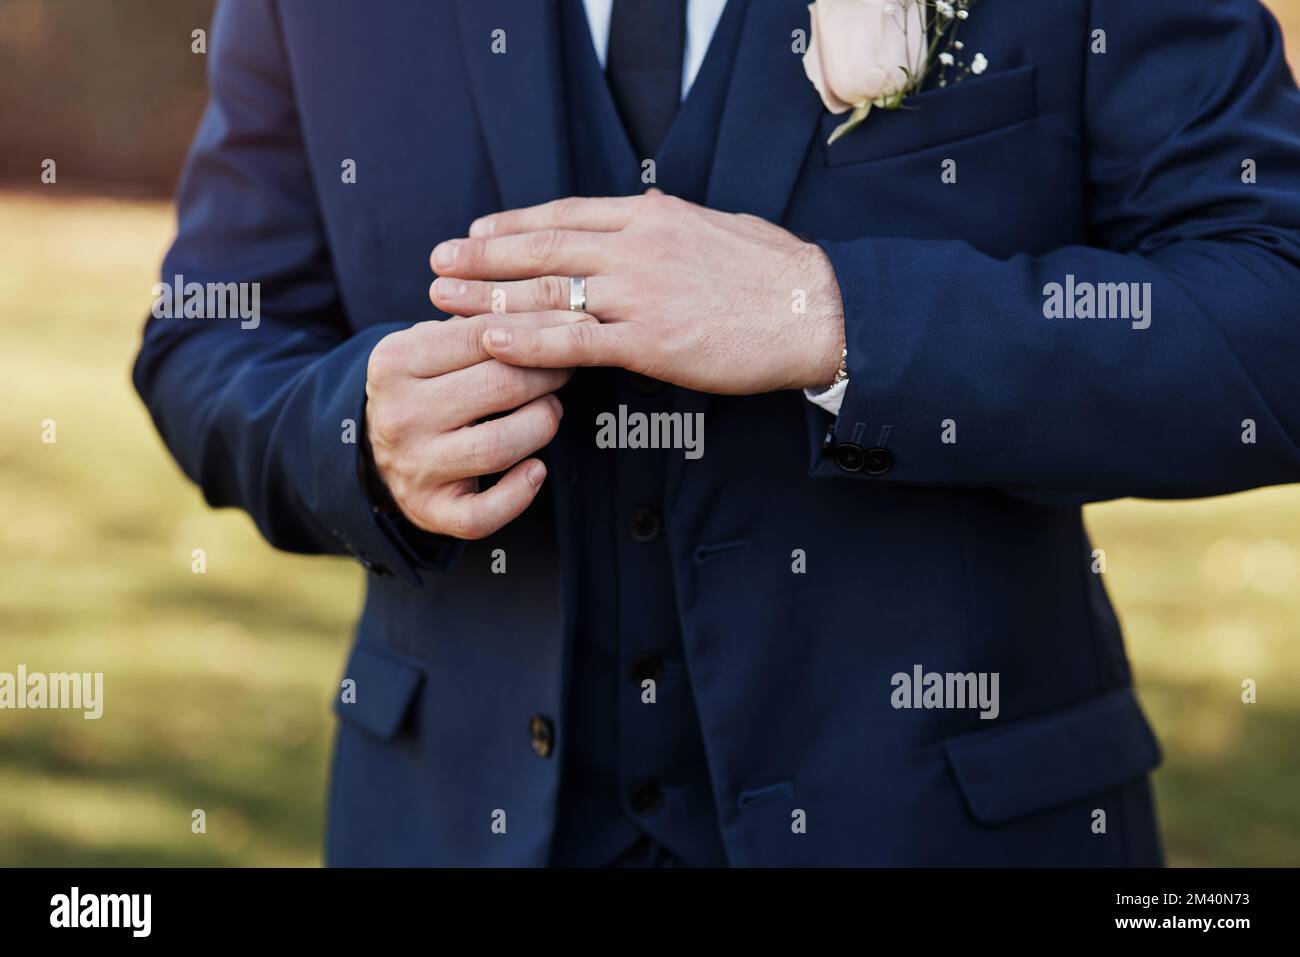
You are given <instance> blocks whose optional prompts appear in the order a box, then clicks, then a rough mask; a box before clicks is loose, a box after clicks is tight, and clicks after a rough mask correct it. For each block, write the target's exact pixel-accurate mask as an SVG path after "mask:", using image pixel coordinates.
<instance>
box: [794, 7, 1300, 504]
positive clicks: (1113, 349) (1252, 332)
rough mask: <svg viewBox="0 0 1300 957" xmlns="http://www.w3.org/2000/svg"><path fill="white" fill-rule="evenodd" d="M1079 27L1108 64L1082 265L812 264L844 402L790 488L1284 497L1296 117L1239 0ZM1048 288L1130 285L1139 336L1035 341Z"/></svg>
mask: <svg viewBox="0 0 1300 957" xmlns="http://www.w3.org/2000/svg"><path fill="white" fill-rule="evenodd" d="M1089 25H1090V26H1101V27H1104V28H1106V31H1107V38H1108V44H1109V52H1108V53H1106V54H1105V55H1093V56H1089V57H1088V58H1087V67H1086V68H1087V75H1086V78H1085V81H1084V94H1083V103H1082V110H1083V116H1084V131H1085V145H1084V147H1083V148H1084V149H1086V150H1087V162H1086V169H1087V176H1088V182H1087V183H1086V184H1085V186H1086V191H1087V196H1088V217H1089V226H1090V236H1089V239H1088V244H1087V245H1080V246H1076V247H1070V248H1062V249H1057V250H1054V251H1051V252H1049V253H1047V254H1045V255H1039V256H1028V255H1019V256H1015V257H1013V258H1011V259H1007V260H1002V259H996V258H992V257H990V256H987V255H984V254H982V253H980V252H978V251H976V250H975V249H973V248H972V247H971V246H970V245H968V244H966V243H964V242H956V241H936V240H900V239H888V238H866V239H859V240H852V241H847V242H824V243H822V244H821V245H822V248H823V249H824V250H825V251H826V253H827V255H828V256H829V257H830V260H831V263H832V265H833V266H834V269H835V272H836V276H837V278H838V281H839V284H840V289H841V294H842V299H843V302H844V310H845V326H846V332H847V337H846V338H847V345H848V355H849V360H848V371H849V384H848V389H847V391H846V393H845V396H844V401H843V405H842V407H841V409H840V413H839V416H838V418H837V419H836V420H835V422H834V423H833V424H831V423H830V420H829V419H828V418H827V416H826V415H825V414H824V413H821V412H817V411H814V410H809V415H810V416H811V417H816V419H818V420H819V421H818V423H817V426H818V427H817V428H816V429H815V430H814V431H813V432H812V447H813V448H812V450H813V466H812V474H813V475H814V476H819V477H828V478H830V477H833V478H839V479H841V480H843V479H849V480H854V481H867V482H891V483H908V484H918V485H958V486H981V487H994V488H1000V489H1003V490H1006V491H1009V492H1012V493H1013V494H1017V495H1021V496H1023V497H1026V498H1030V499H1033V500H1038V501H1043V502H1047V503H1052V504H1067V503H1080V502H1086V501H1091V500H1099V499H1105V498H1114V497H1119V496H1129V495H1134V496H1144V497H1151V498H1182V497H1194V496H1202V495H1214V494H1220V493H1225V492H1232V491H1237V490H1241V489H1247V488H1252V487H1256V486H1263V485H1270V484H1276V483H1285V482H1294V481H1298V480H1300V449H1297V438H1300V376H1298V375H1297V370H1300V95H1298V94H1297V91H1296V86H1295V82H1294V80H1293V79H1292V77H1291V73H1290V71H1289V70H1288V68H1287V64H1286V61H1285V57H1284V53H1283V49H1282V43H1281V37H1280V34H1279V31H1278V28H1277V24H1276V23H1275V21H1274V20H1273V19H1272V17H1271V16H1270V15H1269V14H1268V13H1267V12H1266V11H1265V10H1264V9H1263V8H1262V7H1261V6H1260V4H1259V3H1258V2H1257V0H1218V2H1215V3H1186V2H1183V0H1148V2H1145V3H1132V2H1130V0H1094V2H1093V3H1092V5H1091V15H1090V19H1089ZM1247 161H1251V162H1250V163H1247ZM1029 165H1030V160H1029V158H1027V159H1026V168H1027V170H1028V168H1029ZM1248 167H1253V169H1254V172H1255V181H1254V182H1246V181H1244V180H1245V179H1249V178H1250V177H1249V176H1243V174H1244V173H1245V172H1246V171H1247V169H1248ZM1069 277H1073V278H1072V279H1070V278H1069ZM1053 283H1056V284H1061V285H1062V286H1063V287H1066V284H1067V283H1073V284H1075V287H1076V288H1079V287H1080V286H1082V284H1084V283H1092V284H1103V283H1107V284H1113V283H1138V284H1143V285H1142V286H1139V287H1136V288H1137V289H1139V290H1143V289H1145V290H1149V295H1148V297H1147V303H1148V305H1149V314H1148V319H1149V322H1150V324H1149V326H1147V327H1146V328H1141V325H1142V322H1143V321H1145V320H1139V319H1136V318H1135V319H1134V321H1133V322H1129V321H1123V320H1120V319H1104V320H1103V319H1084V318H1074V319H1071V318H1047V317H1046V315H1045V304H1046V303H1047V301H1048V296H1049V295H1050V290H1051V284H1053ZM1146 284H1149V285H1146ZM1112 288H1113V287H1112ZM1048 311H1050V310H1048ZM828 426H829V432H828ZM954 438H955V441H952V439H954ZM945 439H947V441H945ZM845 445H847V446H848V447H849V449H848V451H849V452H850V453H854V452H856V449H854V448H853V446H857V447H859V448H863V449H865V450H866V452H867V453H868V454H866V455H859V454H843V450H842V449H841V447H842V446H845ZM873 446H874V447H876V448H872V447H873ZM882 449H883V450H884V451H881V450H882ZM837 452H839V453H840V454H836V453H837ZM845 466H847V467H848V468H846V467H845Z"/></svg>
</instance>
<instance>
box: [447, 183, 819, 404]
mask: <svg viewBox="0 0 1300 957" xmlns="http://www.w3.org/2000/svg"><path fill="white" fill-rule="evenodd" d="M431 263H432V265H433V269H434V271H435V272H436V273H437V274H438V276H439V278H438V279H437V280H436V281H435V282H434V284H433V286H432V287H431V289H430V292H429V295H430V297H431V298H432V299H433V301H434V303H435V304H436V305H437V306H438V307H439V308H441V309H443V310H445V311H447V312H452V313H457V314H460V315H465V316H476V315H478V314H480V313H487V312H491V311H493V310H494V309H495V311H497V312H500V311H502V310H501V306H502V305H504V310H505V311H506V312H508V313H531V312H534V311H539V310H556V309H567V308H568V307H569V281H568V277H570V276H584V277H586V280H587V312H589V313H591V314H592V315H594V316H597V317H598V318H599V319H600V324H599V325H596V324H588V323H581V324H577V325H570V326H565V327H554V326H552V327H551V328H540V327H538V326H536V325H529V326H523V327H520V326H506V324H505V323H502V322H499V321H494V320H493V318H492V317H491V316H485V317H482V318H483V319H484V320H485V321H486V323H487V325H486V328H487V331H486V332H485V334H484V348H485V349H486V350H487V351H488V352H489V353H490V354H491V355H493V356H495V357H496V358H498V359H500V360H501V361H503V362H508V363H511V364H512V365H519V366H533V367H538V368H558V367H569V366H590V365H601V366H621V367H623V368H626V369H630V370H632V371H633V372H639V373H642V374H643V375H647V376H650V377H652V378H655V379H662V380H664V381H666V382H671V383H674V384H676V385H681V386H686V387H687V388H691V389H697V390H700V391H704V392H715V393H723V394H732V395H744V394H749V393H755V392H768V391H772V390H775V389H795V388H815V387H818V386H825V385H829V384H830V383H831V381H832V380H833V379H834V378H835V373H836V370H837V369H838V368H839V364H840V353H841V350H842V348H843V345H844V316H843V307H842V305H841V303H840V295H839V286H838V284H837V283H836V280H835V274H834V270H833V269H832V268H831V264H830V262H829V260H828V259H827V258H826V256H825V254H824V253H823V252H822V251H821V250H820V249H819V248H818V247H817V246H815V245H813V244H812V243H807V242H804V241H802V240H800V239H799V238H797V237H796V236H794V235H793V234H791V233H789V232H787V231H786V230H784V229H781V228H780V227H779V226H773V225H772V224H771V223H768V222H765V221H764V220H761V219H758V218H757V217H754V216H747V215H738V214H735V213H720V212H717V211H715V210H710V209H705V208H704V207H702V206H696V205H694V204H692V203H688V202H685V201H684V200H680V199H675V198H672V197H669V196H665V195H663V194H662V193H658V192H657V191H655V192H652V193H650V194H647V195H645V196H633V197H626V198H616V199H576V198H575V199H564V200H557V201H556V202H552V203H546V204H544V205H542V206H534V207H531V208H528V209H516V210H511V211H508V212H503V213H497V214H495V215H492V216H487V217H484V218H483V219H480V220H478V221H476V222H475V223H474V224H473V225H472V226H471V227H470V235H469V237H468V238H466V239H457V240H450V241H448V242H445V243H441V244H440V245H439V246H438V247H437V248H436V249H434V251H433V255H432V257H431ZM487 280H519V281H515V282H489V281H487ZM494 293H496V297H495V299H494Z"/></svg>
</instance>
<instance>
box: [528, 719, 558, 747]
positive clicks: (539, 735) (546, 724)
mask: <svg viewBox="0 0 1300 957" xmlns="http://www.w3.org/2000/svg"><path fill="white" fill-rule="evenodd" d="M528 736H529V737H530V738H532V741H533V750H534V751H536V752H537V756H538V757H539V758H549V757H550V756H551V752H552V751H553V750H554V749H555V727H554V725H552V724H551V719H550V718H544V717H542V716H541V715H540V714H535V715H533V716H532V717H531V718H529V719H528Z"/></svg>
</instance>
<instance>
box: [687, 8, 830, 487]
mask: <svg viewBox="0 0 1300 957" xmlns="http://www.w3.org/2000/svg"><path fill="white" fill-rule="evenodd" d="M731 2H732V3H735V2H737V0H731ZM795 30H802V31H804V36H805V37H807V35H808V30H809V22H808V7H807V0H749V8H748V10H746V11H745V23H744V26H743V27H742V30H741V35H740V46H739V48H738V49H737V51H736V62H735V66H734V68H733V69H732V74H731V86H730V88H729V90H728V92H727V100H726V104H725V106H724V108H723V114H722V121H721V125H720V127H719V130H718V144H717V148H716V149H715V151H714V154H713V169H712V172H711V173H710V175H709V189H708V200H707V203H706V205H708V206H710V207H712V208H713V209H720V210H723V211H725V212H732V213H752V214H753V215H755V216H760V217H762V218H763V219H766V220H768V221H769V222H773V223H779V222H780V221H781V217H782V215H783V214H784V213H785V208H786V205H787V204H788V203H789V200H790V193H791V191H792V190H793V189H794V184H795V181H796V180H797V179H798V178H799V170H800V168H801V167H802V166H803V162H804V157H805V156H806V155H807V153H808V144H809V143H810V142H811V141H812V137H813V134H814V132H815V131H816V129H817V122H818V119H819V118H820V117H821V115H822V111H823V110H822V102H821V98H820V97H818V96H817V91H816V90H815V89H814V88H813V85H812V83H811V82H809V80H808V76H807V74H805V73H804V69H803V60H802V57H801V56H800V54H798V53H795V52H794V51H793V49H792V44H793V43H794V37H793V36H792V34H793V33H794V31H795ZM673 399H674V401H673V408H674V410H675V411H679V412H682V413H683V414H688V415H689V414H694V413H704V412H705V410H706V409H707V408H708V405H709V396H708V395H707V394H705V393H703V392H693V391H691V390H689V389H676V390H674V395H673ZM670 463H671V464H670V465H669V470H670V481H671V482H672V484H673V487H676V485H677V483H678V482H680V481H681V479H682V478H683V477H684V476H685V471H684V468H685V466H684V465H683V463H682V461H681V460H678V459H670Z"/></svg>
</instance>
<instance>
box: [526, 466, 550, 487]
mask: <svg viewBox="0 0 1300 957" xmlns="http://www.w3.org/2000/svg"><path fill="white" fill-rule="evenodd" d="M544 478H546V466H545V465H543V464H542V463H541V462H534V463H533V464H532V465H530V466H528V484H529V485H531V486H532V487H533V488H537V486H539V485H541V484H542V479H544Z"/></svg>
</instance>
